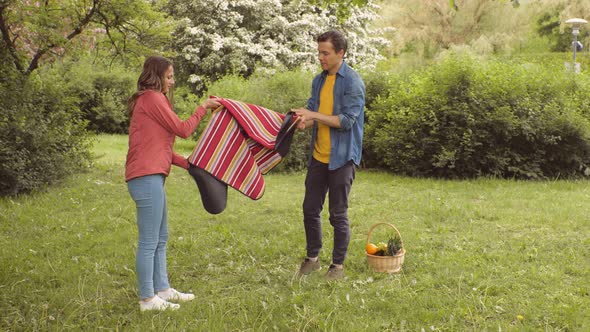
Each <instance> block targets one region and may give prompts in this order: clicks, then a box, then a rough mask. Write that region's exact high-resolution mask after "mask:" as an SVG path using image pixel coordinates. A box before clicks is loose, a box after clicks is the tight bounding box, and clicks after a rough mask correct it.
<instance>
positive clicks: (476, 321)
mask: <svg viewBox="0 0 590 332" xmlns="http://www.w3.org/2000/svg"><path fill="white" fill-rule="evenodd" d="M126 143H127V141H126V137H125V136H100V137H98V139H97V142H96V144H95V148H94V151H95V153H96V155H97V157H98V158H97V160H96V162H95V165H94V166H93V167H92V168H90V169H88V171H87V172H85V173H83V174H79V175H77V176H75V177H73V178H71V179H70V180H68V181H67V182H66V183H64V184H63V185H60V186H55V187H52V188H50V189H49V190H48V191H47V192H43V193H37V194H33V195H28V196H22V197H17V198H3V199H0V240H1V243H2V245H1V246H0V266H1V269H0V330H8V331H20V330H27V331H28V330H44V331H45V330H50V331H55V330H120V331H128V330H132V331H133V330H158V331H162V330H168V331H183V330H185V331H274V330H277V331H465V330H467V331H516V330H518V331H523V330H524V331H529V330H530V331H588V330H590V310H588V308H590V250H589V248H590V237H589V234H590V216H589V213H588V207H589V206H590V204H589V203H590V188H589V183H588V182H586V181H581V182H571V181H556V182H516V181H505V180H491V179H482V180H474V181H438V180H429V179H410V178H401V177H396V176H392V175H389V174H385V173H382V172H374V171H369V170H360V171H358V172H357V177H356V181H355V184H354V186H353V191H352V194H351V200H350V210H349V214H350V219H351V223H352V237H351V243H350V248H349V255H348V258H347V261H346V263H345V266H346V273H347V277H346V279H345V280H342V281H339V282H326V281H325V280H324V279H323V273H325V271H326V269H325V267H326V266H327V265H328V264H329V259H330V252H331V246H332V236H331V227H330V225H329V223H328V221H327V216H326V215H325V217H326V218H325V222H324V240H325V244H324V246H325V247H324V248H325V250H324V251H323V252H322V253H321V256H320V259H321V260H322V263H324V268H323V269H322V271H320V273H316V274H313V275H311V276H309V277H306V278H304V279H302V280H298V279H296V278H295V275H296V271H297V268H298V265H299V263H300V261H301V260H302V258H303V257H304V255H305V250H304V247H305V243H304V233H303V224H302V215H301V208H300V207H301V202H302V198H303V189H304V188H303V180H304V174H303V173H298V174H269V175H267V176H266V177H265V179H266V193H265V195H264V197H262V198H261V199H260V200H258V201H252V200H250V199H248V198H246V197H244V196H243V195H241V194H240V193H238V192H237V191H235V190H230V197H229V201H228V208H227V209H226V211H224V212H223V213H222V214H220V215H209V214H207V213H206V212H205V211H204V209H203V207H202V205H201V202H200V198H199V194H198V190H197V187H196V186H195V184H194V182H193V180H192V179H191V178H190V177H189V176H188V174H187V173H185V172H184V171H183V170H180V169H178V168H176V169H174V170H173V172H172V174H171V176H170V177H169V178H168V180H167V183H166V187H167V194H168V208H169V223H170V225H169V227H170V233H171V234H170V241H169V250H168V270H169V274H170V279H171V282H172V286H173V287H176V288H178V289H180V290H183V291H192V292H194V293H195V294H196V296H197V299H196V300H195V301H193V302H189V303H186V304H183V305H182V307H181V308H180V310H177V311H174V312H161V313H140V312H139V308H138V305H137V300H138V299H137V288H136V278H135V272H134V270H135V268H134V264H135V263H134V262H135V260H134V251H135V248H136V237H137V229H136V225H135V206H134V204H133V201H132V200H131V198H130V197H129V194H128V192H127V188H126V185H125V182H124V179H123V172H124V158H125V153H126ZM193 145H194V143H192V142H190V141H183V142H179V143H178V144H177V149H178V150H179V151H181V152H183V153H184V154H188V153H189V152H190V150H191V148H192V146H193ZM271 173H272V172H271ZM377 222H387V223H392V224H394V225H395V226H396V227H397V228H398V229H399V230H400V232H401V234H402V237H403V240H404V243H405V247H406V250H407V254H406V260H405V263H404V266H403V271H402V273H399V274H393V275H388V274H382V273H375V272H372V271H371V270H370V269H369V268H368V266H367V262H366V257H365V254H364V245H365V242H366V240H367V233H368V231H369V229H370V227H371V226H372V225H373V224H375V223H377ZM386 233H387V229H386V228H385V227H381V228H377V229H376V231H375V232H374V233H373V236H372V240H373V239H374V240H375V241H379V240H380V238H381V237H383V239H385V236H386Z"/></svg>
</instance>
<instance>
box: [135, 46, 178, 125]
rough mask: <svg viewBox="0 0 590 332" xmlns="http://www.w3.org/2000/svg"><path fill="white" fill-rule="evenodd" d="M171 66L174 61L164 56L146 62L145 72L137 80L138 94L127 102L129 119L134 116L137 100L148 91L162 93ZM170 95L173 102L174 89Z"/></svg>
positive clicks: (144, 64) (144, 65)
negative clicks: (165, 77) (167, 71)
mask: <svg viewBox="0 0 590 332" xmlns="http://www.w3.org/2000/svg"><path fill="white" fill-rule="evenodd" d="M170 66H172V61H171V60H168V59H166V58H165V57H162V56H151V57H149V58H147V59H146V60H145V62H144V63H143V70H142V72H141V75H139V79H138V80H137V92H135V93H134V94H133V95H132V96H131V97H129V99H128V100H127V113H128V114H129V117H131V115H133V109H134V108H135V103H136V102H137V98H139V96H141V95H142V94H143V93H144V92H145V91H146V90H155V91H160V92H161V91H162V88H163V87H164V75H165V74H166V70H168V68H170ZM169 94H170V96H169V97H168V99H170V100H171V101H172V94H173V92H172V89H170V90H169Z"/></svg>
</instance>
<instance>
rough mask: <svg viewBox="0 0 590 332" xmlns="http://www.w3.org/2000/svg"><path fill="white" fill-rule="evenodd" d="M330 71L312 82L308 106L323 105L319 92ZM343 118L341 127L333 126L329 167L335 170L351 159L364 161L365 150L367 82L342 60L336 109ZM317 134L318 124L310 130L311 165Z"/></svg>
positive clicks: (337, 87)
mask: <svg viewBox="0 0 590 332" xmlns="http://www.w3.org/2000/svg"><path fill="white" fill-rule="evenodd" d="M327 75H328V72H326V71H324V72H322V73H321V74H319V75H317V76H316V77H315V78H314V79H313V82H312V84H311V98H309V100H308V101H307V109H309V110H310V111H314V112H317V111H318V109H319V106H320V91H321V90H322V87H323V86H324V82H325V81H326V76H327ZM333 115H338V117H339V118H340V128H330V142H331V148H330V163H329V164H328V169H330V170H334V169H338V168H340V167H342V166H344V165H345V164H346V163H347V162H348V161H349V160H352V161H353V162H354V163H355V164H356V165H357V166H358V165H360V162H361V154H362V149H363V125H364V123H365V83H363V80H362V79H361V77H360V75H359V74H358V73H357V72H356V71H354V69H352V68H350V66H348V64H346V62H343V63H342V65H341V66H340V69H338V72H337V73H336V83H335V85H334V112H333ZM317 134H318V126H317V123H314V126H313V130H312V132H311V149H310V152H309V160H308V165H309V163H310V162H311V158H312V154H313V146H314V143H315V140H316V137H317Z"/></svg>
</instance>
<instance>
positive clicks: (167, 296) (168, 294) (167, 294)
mask: <svg viewBox="0 0 590 332" xmlns="http://www.w3.org/2000/svg"><path fill="white" fill-rule="evenodd" d="M158 296H159V297H161V298H162V299H164V300H166V301H181V302H185V301H190V300H193V299H194V298H195V295H194V294H190V293H181V292H179V291H177V290H176V289H174V288H168V289H167V290H165V291H162V292H158Z"/></svg>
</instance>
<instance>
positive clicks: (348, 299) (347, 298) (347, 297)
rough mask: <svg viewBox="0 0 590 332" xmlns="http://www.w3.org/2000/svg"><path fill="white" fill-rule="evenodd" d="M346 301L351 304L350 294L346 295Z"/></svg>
mask: <svg viewBox="0 0 590 332" xmlns="http://www.w3.org/2000/svg"><path fill="white" fill-rule="evenodd" d="M346 301H347V302H350V294H346Z"/></svg>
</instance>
